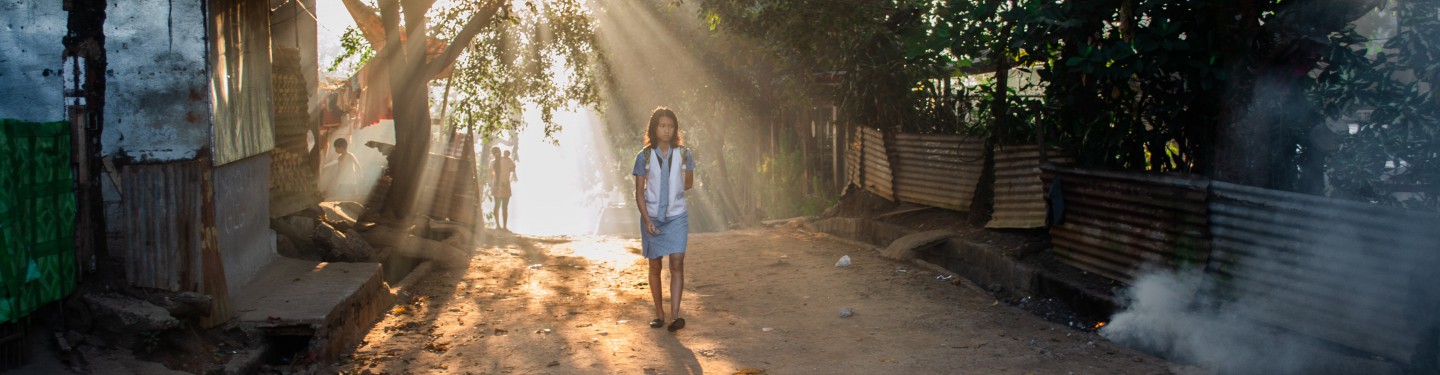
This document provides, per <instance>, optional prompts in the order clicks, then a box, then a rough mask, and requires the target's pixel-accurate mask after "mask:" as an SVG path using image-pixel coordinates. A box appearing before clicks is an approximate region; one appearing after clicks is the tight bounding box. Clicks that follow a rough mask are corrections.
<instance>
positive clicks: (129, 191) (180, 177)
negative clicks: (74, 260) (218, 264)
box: [119, 161, 202, 291]
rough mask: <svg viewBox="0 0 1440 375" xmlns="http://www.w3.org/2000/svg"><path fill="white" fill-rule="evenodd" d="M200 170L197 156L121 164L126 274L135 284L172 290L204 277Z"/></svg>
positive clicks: (193, 284) (194, 285)
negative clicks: (201, 265)
mask: <svg viewBox="0 0 1440 375" xmlns="http://www.w3.org/2000/svg"><path fill="white" fill-rule="evenodd" d="M200 173H201V165H200V164H199V163H198V162H195V161H189V162H178V163H168V164H156V165H130V166H126V167H124V168H123V169H122V170H121V173H120V183H121V186H122V188H121V189H120V191H121V192H122V196H121V202H120V205H121V207H122V210H123V211H122V216H121V218H120V219H121V220H123V222H122V223H119V224H120V225H123V226H124V228H125V233H123V235H124V236H125V241H124V243H125V249H124V257H123V259H122V262H124V269H125V276H126V279H127V280H129V281H130V284H131V285H135V286H141V287H147V288H155V289H164V290H172V291H192V290H198V285H199V283H200V279H199V276H200V246H201V243H200V229H201V223H200V205H201V203H202V200H201V196H200V177H201V176H200Z"/></svg>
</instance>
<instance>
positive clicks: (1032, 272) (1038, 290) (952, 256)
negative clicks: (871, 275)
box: [810, 218, 1117, 319]
mask: <svg viewBox="0 0 1440 375" xmlns="http://www.w3.org/2000/svg"><path fill="white" fill-rule="evenodd" d="M810 226H811V227H813V228H815V230H817V231H820V232H824V233H827V234H831V235H834V236H839V237H842V238H846V239H850V240H856V241H861V242H865V243H868V244H871V245H874V246H876V247H877V248H879V249H884V248H885V247H887V246H888V245H889V244H890V243H891V242H894V241H895V240H896V239H899V238H900V237H904V236H906V235H909V234H911V233H916V232H919V231H916V230H911V229H909V228H906V227H902V226H898V225H894V224H887V223H881V222H876V221H874V220H867V219H857V218H830V219H824V220H816V221H813V222H811V223H810ZM917 255H918V259H920V260H923V261H925V262H928V263H931V264H934V265H937V266H940V267H942V268H945V269H946V270H949V271H951V272H954V273H956V274H958V275H960V276H961V277H964V278H966V279H969V280H970V281H971V282H974V283H975V284H976V285H978V286H980V287H981V288H984V289H985V290H986V291H989V292H990V293H991V294H994V295H995V296H996V297H999V298H1004V299H1010V298H1020V297H1027V296H1033V297H1050V298H1055V299H1057V300H1060V301H1063V302H1065V303H1066V304H1067V305H1069V306H1070V308H1071V309H1072V310H1074V311H1075V312H1077V313H1079V314H1081V315H1083V316H1087V317H1091V318H1096V319H1098V318H1103V317H1107V316H1109V315H1110V314H1111V313H1112V312H1114V311H1115V309H1116V307H1117V302H1116V300H1115V298H1114V297H1113V296H1110V295H1107V294H1105V293H1103V292H1098V291H1094V290H1090V289H1087V288H1085V287H1083V286H1081V283H1080V282H1078V281H1075V280H1072V278H1071V277H1066V276H1063V275H1061V273H1062V272H1055V271H1052V270H1046V269H1043V268H1042V267H1038V266H1036V265H1034V264H1030V263H1026V262H1023V261H1021V260H1020V259H1016V258H1013V257H1011V256H1008V255H1006V254H1005V252H1004V251H1002V249H997V248H995V247H993V246H990V245H986V244H981V243H975V242H972V241H969V240H967V239H965V238H964V237H961V236H959V235H956V236H951V237H950V239H949V240H948V241H945V242H944V243H941V244H940V245H938V246H934V247H931V248H929V249H923V250H921V251H920V253H919V254H917ZM1054 263H1055V264H1054V266H1056V267H1069V266H1067V265H1064V264H1060V263H1058V262H1054ZM1076 272H1078V271H1076Z"/></svg>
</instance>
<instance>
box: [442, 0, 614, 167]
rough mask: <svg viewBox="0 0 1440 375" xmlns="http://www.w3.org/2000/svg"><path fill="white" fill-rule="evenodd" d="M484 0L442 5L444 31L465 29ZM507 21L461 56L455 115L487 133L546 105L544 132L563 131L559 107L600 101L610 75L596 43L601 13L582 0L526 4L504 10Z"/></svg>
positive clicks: (455, 75)
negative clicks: (600, 82) (603, 79)
mask: <svg viewBox="0 0 1440 375" xmlns="http://www.w3.org/2000/svg"><path fill="white" fill-rule="evenodd" d="M481 5H482V4H458V5H455V6H454V7H451V8H442V9H438V10H437V12H438V14H439V16H438V17H437V19H438V20H441V22H440V23H439V24H438V25H437V26H436V27H435V29H436V30H437V31H438V34H439V35H441V36H448V35H453V34H455V33H458V32H459V31H460V27H461V26H462V25H463V21H464V20H468V19H469V17H468V14H470V13H472V12H474V11H475V9H474V8H477V7H479V6H481ZM497 17H499V18H500V19H497V22H495V23H494V24H492V26H491V27H489V28H487V29H485V30H484V31H482V32H481V33H480V34H479V35H477V36H476V37H475V39H474V40H473V41H472V42H471V44H470V47H469V48H468V49H467V50H466V52H465V54H463V55H461V57H460V58H459V59H458V60H457V61H456V63H455V66H454V73H453V75H452V77H451V78H450V79H451V80H452V81H453V82H451V84H452V85H453V90H454V96H453V97H452V98H451V100H450V101H449V103H450V104H451V105H452V107H453V108H451V109H450V111H449V112H447V113H450V121H451V123H452V124H458V125H459V126H462V127H468V128H473V129H476V130H477V131H478V134H482V135H483V137H484V138H485V139H487V140H488V139H491V138H493V137H494V136H495V135H497V134H499V133H500V132H502V131H507V130H514V129H519V128H520V127H521V126H523V125H524V124H523V122H522V121H521V114H522V113H523V112H524V108H525V105H526V104H527V103H528V104H533V105H535V106H536V107H538V109H539V110H540V117H541V120H542V121H543V122H544V124H545V125H544V126H545V134H546V136H550V135H552V134H554V133H555V132H558V131H560V129H561V128H562V125H561V124H559V123H556V122H554V113H555V112H557V111H561V110H565V109H572V108H576V107H580V106H592V107H593V106H596V105H598V103H599V101H600V100H599V90H598V88H597V86H596V81H597V77H599V76H601V75H602V74H603V69H602V67H601V66H600V65H598V64H595V63H594V62H595V60H596V59H597V58H599V55H600V52H599V49H598V48H596V47H595V43H596V41H595V19H594V16H593V14H591V11H590V10H589V9H588V8H587V7H586V6H585V1H583V0H564V1H546V2H530V1H527V2H524V4H523V7H516V6H515V4H511V6H509V7H507V8H505V9H502V12H501V14H500V15H497Z"/></svg>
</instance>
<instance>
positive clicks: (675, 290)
mask: <svg viewBox="0 0 1440 375" xmlns="http://www.w3.org/2000/svg"><path fill="white" fill-rule="evenodd" d="M651 262H656V260H651ZM652 264H653V263H652ZM651 275H654V276H653V277H659V276H660V275H659V274H657V273H653V272H652V273H651ZM683 294H685V253H676V254H670V315H671V316H674V317H676V318H679V317H680V296H681V295H683ZM656 296H657V298H658V296H659V294H658V292H657V294H656ZM655 305H656V307H657V308H658V307H659V305H660V303H659V302H656V303H655Z"/></svg>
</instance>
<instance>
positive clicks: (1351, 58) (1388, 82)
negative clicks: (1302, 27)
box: [1309, 0, 1440, 210]
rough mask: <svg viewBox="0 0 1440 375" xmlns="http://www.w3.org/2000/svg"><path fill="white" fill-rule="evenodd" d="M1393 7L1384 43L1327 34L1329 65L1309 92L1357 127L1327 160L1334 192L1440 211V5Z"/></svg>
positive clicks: (1326, 108)
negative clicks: (1391, 24) (1392, 27)
mask: <svg viewBox="0 0 1440 375" xmlns="http://www.w3.org/2000/svg"><path fill="white" fill-rule="evenodd" d="M1389 10H1390V11H1392V12H1394V14H1395V15H1396V18H1395V19H1396V21H1397V22H1396V26H1398V29H1397V30H1396V31H1395V33H1394V36H1393V37H1391V38H1389V39H1388V40H1384V41H1383V44H1381V43H1378V41H1372V40H1369V39H1367V38H1365V37H1364V36H1361V35H1359V33H1357V31H1356V30H1355V29H1354V28H1353V27H1352V28H1347V29H1346V30H1343V31H1342V32H1338V33H1334V34H1331V35H1330V38H1329V41H1330V48H1329V49H1328V50H1327V51H1326V52H1325V55H1324V56H1323V57H1322V59H1323V61H1325V62H1326V64H1325V65H1324V68H1323V69H1321V71H1320V72H1319V74H1318V75H1317V81H1318V85H1317V86H1316V88H1315V89H1314V90H1312V91H1311V92H1310V93H1309V94H1310V97H1311V99H1312V100H1313V101H1315V102H1316V103H1319V104H1320V106H1321V108H1322V109H1323V111H1324V112H1325V114H1326V116H1328V117H1331V118H1338V119H1346V120H1351V121H1354V123H1355V124H1356V125H1357V128H1356V129H1354V134H1353V135H1350V136H1347V137H1344V138H1342V139H1341V140H1340V142H1339V151H1337V152H1336V153H1335V154H1334V155H1332V156H1331V157H1330V158H1329V160H1328V161H1329V163H1328V165H1329V169H1330V171H1331V174H1332V178H1331V182H1332V184H1333V185H1334V188H1335V191H1334V192H1333V193H1334V194H1336V195H1340V196H1347V197H1351V198H1354V199H1359V200H1366V201H1370V202H1376V203H1380V204H1385V205H1391V206H1401V207H1409V208H1421V209H1427V210H1440V196H1437V195H1440V126H1437V123H1440V121H1437V120H1440V101H1437V96H1436V95H1435V92H1434V89H1435V88H1437V87H1440V64H1437V63H1440V61H1437V59H1440V40H1436V38H1435V37H1434V36H1435V35H1440V17H1437V16H1440V2H1437V1H1433V0H1431V1H1413V2H1400V3H1397V4H1396V5H1394V7H1393V8H1391V9H1389ZM1376 45H1380V48H1376ZM1412 77H1413V78H1412ZM1366 112H1368V113H1369V115H1368V116H1360V115H1358V114H1361V113H1366ZM1396 193H1404V194H1396Z"/></svg>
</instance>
